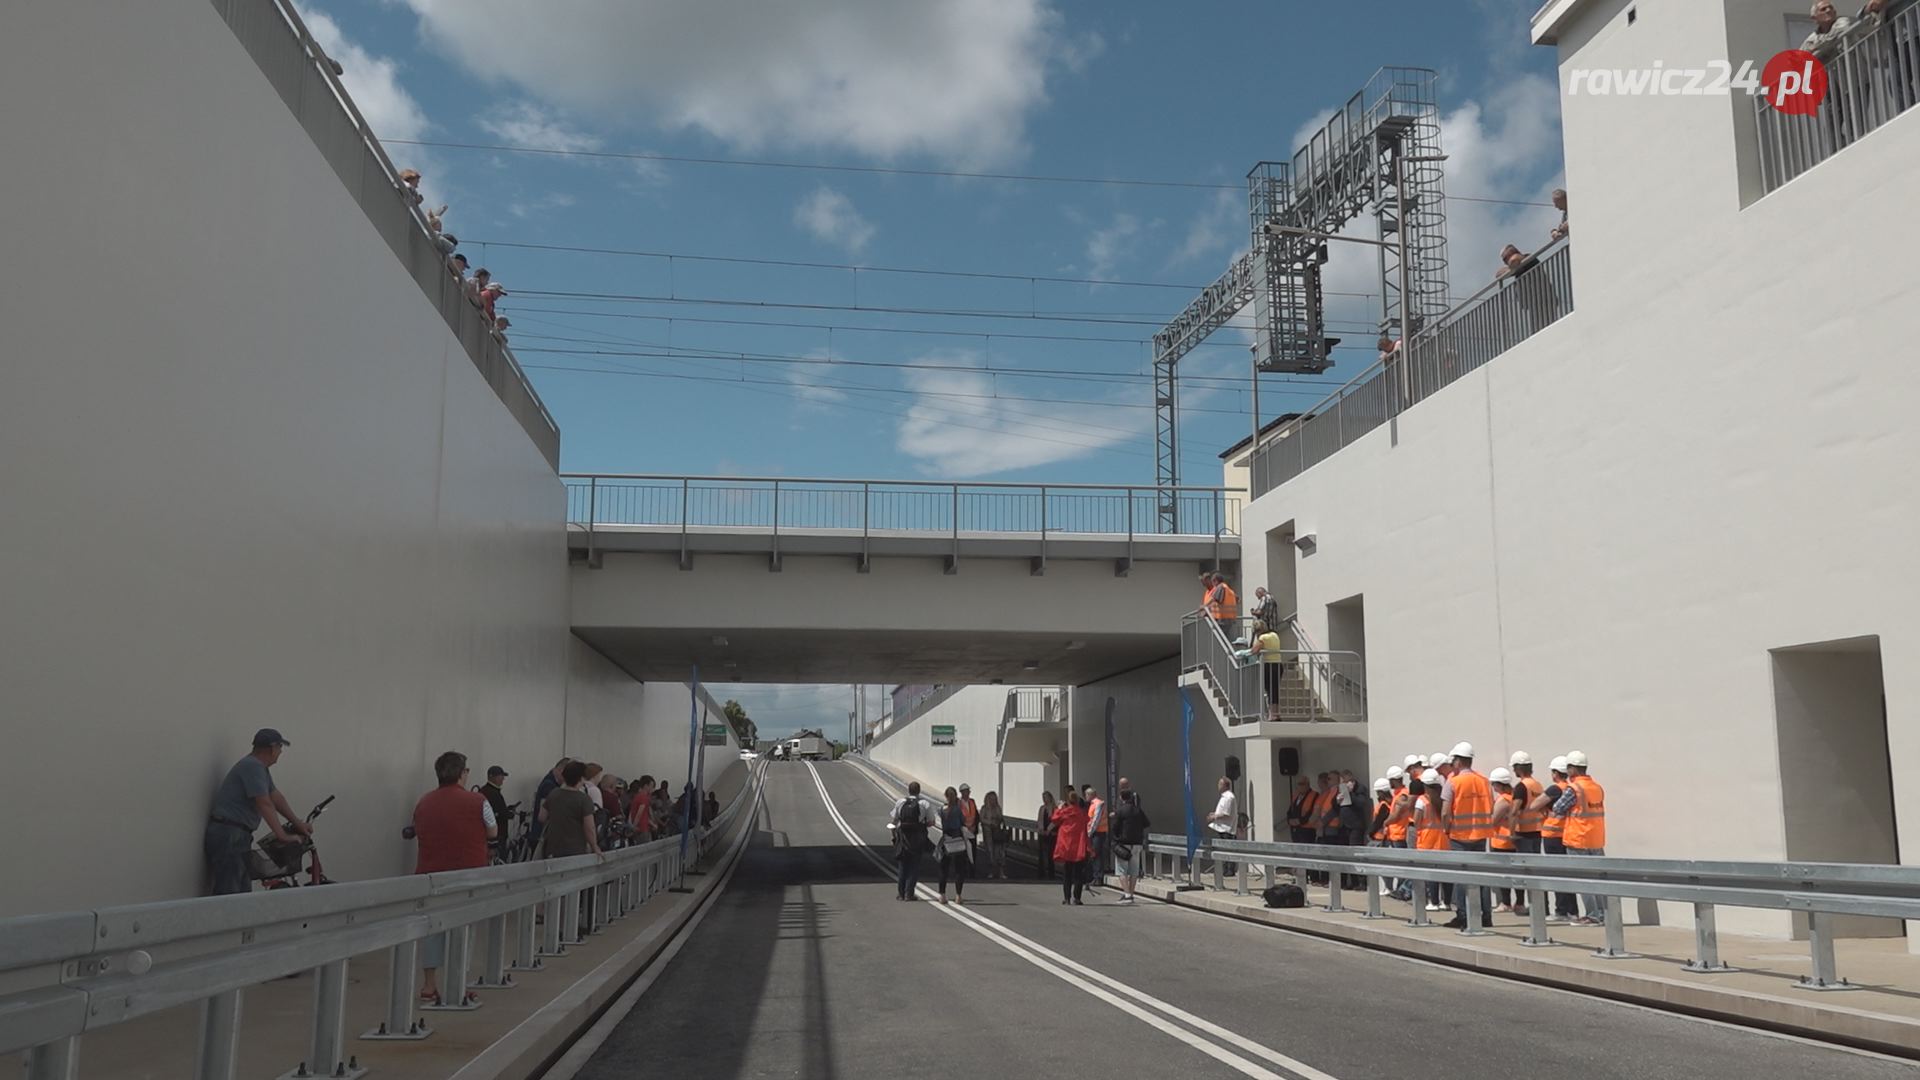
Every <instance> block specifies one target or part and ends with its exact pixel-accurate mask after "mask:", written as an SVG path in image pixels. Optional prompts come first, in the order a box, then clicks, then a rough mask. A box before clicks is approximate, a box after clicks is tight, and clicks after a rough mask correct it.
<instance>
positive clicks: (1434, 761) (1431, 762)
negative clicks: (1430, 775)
mask: <svg viewBox="0 0 1920 1080" xmlns="http://www.w3.org/2000/svg"><path fill="white" fill-rule="evenodd" d="M1451 764H1453V759H1452V758H1450V757H1448V756H1447V755H1445V754H1435V755H1433V756H1432V757H1430V758H1428V759H1427V768H1429V769H1437V768H1439V767H1440V766H1442V765H1451Z"/></svg>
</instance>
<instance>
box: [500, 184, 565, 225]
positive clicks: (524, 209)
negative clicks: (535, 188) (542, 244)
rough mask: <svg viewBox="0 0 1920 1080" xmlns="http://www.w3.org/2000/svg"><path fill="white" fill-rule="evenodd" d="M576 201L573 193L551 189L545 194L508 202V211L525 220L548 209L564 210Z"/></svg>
mask: <svg viewBox="0 0 1920 1080" xmlns="http://www.w3.org/2000/svg"><path fill="white" fill-rule="evenodd" d="M576 201H577V200H576V199H575V198H574V197H573V196H572V195H569V194H567V193H566V192H564V191H549V192H547V193H546V194H545V195H538V196H535V197H533V198H531V199H516V200H514V201H512V202H510V203H508V204H507V213H509V214H512V215H513V216H514V217H516V218H518V219H520V220H521V221H525V220H526V219H528V218H530V217H537V216H539V215H541V214H543V213H545V212H546V211H548V210H564V209H566V208H567V207H569V206H572V205H573V204H574V203H575V202H576Z"/></svg>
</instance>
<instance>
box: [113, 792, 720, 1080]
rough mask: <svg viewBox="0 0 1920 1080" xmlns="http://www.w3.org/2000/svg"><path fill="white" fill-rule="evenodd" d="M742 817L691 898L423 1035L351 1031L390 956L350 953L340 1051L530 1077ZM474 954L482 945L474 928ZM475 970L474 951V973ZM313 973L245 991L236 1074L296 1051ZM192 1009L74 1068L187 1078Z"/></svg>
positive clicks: (122, 1038)
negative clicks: (394, 1037) (378, 1036)
mask: <svg viewBox="0 0 1920 1080" xmlns="http://www.w3.org/2000/svg"><path fill="white" fill-rule="evenodd" d="M746 778H747V776H746V770H744V769H735V770H730V771H729V772H728V773H727V774H726V775H725V776H724V777H723V778H722V779H721V780H720V781H718V782H716V784H715V787H714V790H715V792H716V794H718V795H719V796H720V797H721V798H722V800H723V801H725V802H728V803H730V802H731V801H732V800H733V798H734V797H735V796H736V795H738V794H740V793H741V791H742V788H743V785H744V781H745V780H746ZM753 816H754V815H752V814H742V815H740V816H739V818H738V819H736V820H735V821H734V822H733V823H732V825H731V826H730V827H729V830H728V834H727V836H725V837H723V838H721V843H720V844H719V845H718V846H716V847H715V848H714V849H713V854H712V856H711V857H710V858H709V860H708V861H707V863H706V867H705V868H706V870H707V871H715V872H710V873H707V874H706V875H705V876H689V877H688V879H687V884H688V885H691V886H693V887H694V889H693V891H692V892H690V893H673V892H662V893H660V894H659V895H657V896H654V897H652V898H651V899H649V900H648V901H647V902H646V903H643V904H641V905H639V906H638V907H636V908H634V909H633V910H632V911H630V912H628V913H627V914H626V915H624V916H621V917H620V918H617V919H615V920H613V921H612V922H609V923H608V924H607V925H606V927H605V928H604V929H603V930H601V931H599V932H597V933H595V934H593V935H591V936H590V937H589V938H588V939H587V940H586V941H585V942H583V943H581V944H579V945H572V946H568V948H567V950H566V954H565V955H563V956H558V957H548V958H545V959H543V961H542V966H541V968H540V970H538V971H520V972H514V973H513V975H512V978H513V985H512V986H510V987H505V988H498V987H487V986H477V987H475V991H474V992H475V993H476V994H478V995H479V997H480V1002H481V1005H480V1007H479V1008H478V1009H474V1010H471V1011H451V1010H444V1011H443V1010H423V1011H421V1012H419V1013H418V1014H417V1015H418V1017H419V1018H420V1019H422V1020H423V1021H424V1022H425V1023H426V1024H427V1025H428V1026H429V1027H430V1028H431V1029H432V1034H431V1035H430V1036H429V1037H427V1038H425V1039H421V1040H418V1041H367V1040H364V1039H360V1038H358V1036H359V1035H360V1033H362V1032H366V1031H371V1030H373V1029H375V1028H376V1027H378V1026H379V1024H380V1022H381V1020H382V1019H383V1018H384V1017H385V1015H386V1006H387V986H388V966H389V960H390V957H391V955H392V954H391V952H390V951H388V950H384V949H383V950H380V951H378V952H374V953H368V954H366V955H362V956H358V957H355V958H354V959H353V960H351V961H350V962H349V963H348V965H347V1002H346V1016H347V1032H348V1039H347V1051H348V1053H350V1054H352V1055H354V1057H355V1059H356V1060H357V1063H358V1064H359V1065H361V1066H363V1067H366V1068H368V1069H369V1070H370V1071H372V1072H374V1073H376V1074H377V1075H378V1076H380V1077H382V1078H386V1080H447V1078H449V1077H453V1076H455V1075H458V1076H459V1077H460V1080H493V1078H508V1077H514V1078H518V1077H525V1076H530V1075H533V1074H534V1073H535V1072H536V1071H537V1069H538V1067H539V1066H540V1063H542V1062H545V1061H546V1060H548V1059H549V1058H551V1057H552V1055H553V1054H555V1053H557V1052H558V1051H559V1050H561V1049H563V1048H564V1047H565V1045H566V1043H567V1042H568V1041H570V1040H571V1039H572V1037H573V1036H574V1035H575V1034H576V1033H577V1032H578V1030H579V1029H580V1028H581V1027H582V1026H583V1025H585V1024H586V1023H587V1022H588V1021H589V1020H590V1019H591V1018H592V1016H593V1015H595V1014H596V1013H598V1012H599V1011H600V1010H601V1009H603V1008H604V1007H605V1006H606V1005H607V1004H608V1003H609V1002H611V1001H612V1000H613V999H614V998H615V997H617V996H618V995H619V994H620V992H621V990H622V989H623V988H624V987H625V985H626V984H627V983H628V982H629V981H631V980H632V978H633V977H634V975H635V973H637V972H638V971H640V970H641V969H642V968H644V967H645V966H646V965H647V964H649V963H650V962H652V961H653V959H654V958H655V957H657V956H658V955H659V954H660V952H661V950H662V949H663V948H664V947H665V946H666V945H667V944H668V942H669V940H670V939H671V938H672V936H673V934H674V933H675V931H677V930H678V929H679V927H680V926H681V925H682V924H683V923H685V921H686V919H687V918H688V917H689V916H690V915H691V913H692V911H693V909H695V908H697V907H698V906H699V905H700V904H701V903H702V902H704V901H705V900H706V899H707V896H708V893H709V892H710V891H711V890H712V888H714V887H716V886H717V885H718V884H719V874H718V873H717V870H718V869H723V868H724V866H725V864H726V862H727V860H728V858H729V857H730V855H729V852H730V850H731V848H732V841H733V839H734V838H736V837H737V836H738V835H739V833H740V831H741V830H743V829H752V828H755V827H756V826H755V824H754V822H753V820H752V819H753ZM474 948H475V950H476V953H477V954H479V955H484V951H485V947H484V945H483V944H482V943H481V941H480V937H479V935H478V934H476V935H475V943H474ZM481 970H482V968H481V967H480V966H479V964H478V955H476V966H475V969H474V971H475V973H476V974H478V973H479V971H481ZM313 999H314V976H313V973H311V972H307V973H305V974H302V975H300V976H298V977H296V978H290V979H281V980H278V981H275V982H270V983H263V984H261V985H258V986H254V987H250V988H248V989H247V991H246V993H245V996H244V1000H243V1006H242V1012H241V1018H242V1019H241V1026H242V1034H241V1038H240V1056H239V1068H238V1070H237V1073H238V1075H241V1076H280V1075H285V1074H288V1073H289V1071H290V1070H293V1069H294V1068H295V1066H296V1065H298V1064H300V1063H301V1059H303V1058H305V1057H306V1056H307V1047H308V1045H309V1040H310V1038H311V1032H312V1024H313ZM199 1009H200V1007H199V1005H197V1004H195V1005H186V1006H181V1007H178V1008H173V1009H168V1010H165V1011H162V1012H157V1013H154V1014H152V1015H149V1016H144V1017H141V1018H139V1019H136V1020H130V1021H128V1022H126V1023H122V1024H115V1025H112V1026H110V1027H106V1028H103V1029H101V1030H99V1031H97V1032H94V1033H91V1034H88V1035H86V1036H84V1037H82V1039H81V1040H80V1042H81V1049H80V1062H81V1065H80V1075H81V1076H84V1077H86V1078H87V1080H172V1078H175V1077H181V1076H190V1075H192V1074H193V1065H194V1055H195V1050H196V1047H197V1036H198V1032H199V1028H200V1018H199Z"/></svg>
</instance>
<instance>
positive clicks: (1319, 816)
mask: <svg viewBox="0 0 1920 1080" xmlns="http://www.w3.org/2000/svg"><path fill="white" fill-rule="evenodd" d="M1547 772H1548V776H1547V777H1546V778H1545V779H1541V778H1537V777H1535V776H1534V764H1533V757H1532V755H1530V754H1528V753H1527V752H1526V751H1525V750H1516V751H1514V752H1513V753H1512V754H1510V755H1509V756H1508V758H1507V765H1506V766H1504V767H1500V768H1495V769H1493V770H1492V771H1491V772H1489V773H1486V774H1482V773H1480V772H1479V771H1478V770H1476V769H1475V768H1474V748H1473V745H1472V744H1471V743H1465V742H1463V743H1460V744H1458V745H1456V746H1455V747H1454V748H1453V749H1452V751H1450V752H1447V753H1436V754H1430V755H1428V754H1409V755H1407V756H1406V758H1405V760H1404V763H1403V764H1401V765H1395V766H1393V767H1391V768H1389V769H1388V770H1387V774H1386V775H1385V776H1383V777H1380V778H1378V779H1376V780H1375V781H1374V782H1373V784H1372V786H1371V787H1367V786H1364V785H1362V784H1361V783H1360V781H1359V780H1358V779H1356V778H1355V776H1354V774H1353V772H1352V771H1351V770H1341V771H1339V772H1332V771H1329V772H1323V773H1320V774H1319V775H1318V776H1317V777H1312V778H1309V777H1305V776H1303V777H1300V778H1299V779H1298V780H1297V781H1295V784H1294V791H1293V797H1292V800H1291V801H1290V802H1289V803H1288V805H1287V815H1286V823H1287V827H1288V829H1289V831H1290V833H1291V839H1292V840H1293V842H1294V843H1298V844H1332V845H1344V846H1349V847H1353V846H1360V845H1369V846H1374V847H1404V848H1409V849H1414V850H1421V851H1495V852H1510V853H1519V854H1534V855H1538V854H1547V855H1605V854H1606V847H1607V809H1606V789H1605V788H1604V787H1602V786H1601V785H1600V782H1599V781H1597V780H1595V779H1594V778H1593V777H1592V776H1591V775H1590V774H1589V772H1588V763H1587V755H1586V754H1585V753H1583V752H1581V751H1579V750H1569V751H1567V752H1566V754H1565V755H1563V756H1561V757H1556V758H1554V759H1553V760H1552V761H1550V762H1549V763H1548V765H1547ZM1308 878H1309V883H1318V884H1324V883H1326V880H1327V875H1324V874H1309V875H1308ZM1343 884H1344V885H1347V886H1349V887H1357V886H1358V885H1359V884H1360V882H1359V881H1358V880H1347V881H1344V882H1343ZM1387 884H1388V891H1389V894H1390V895H1392V896H1394V897H1396V898H1398V899H1400V900H1404V901H1407V902H1409V903H1415V904H1424V905H1425V907H1426V909H1427V910H1428V911H1432V912H1439V911H1447V910H1449V909H1451V910H1452V911H1453V912H1454V917H1453V920H1452V921H1451V922H1449V923H1447V924H1446V925H1448V926H1450V927H1454V928H1465V927H1466V925H1467V893H1468V890H1467V889H1466V888H1465V887H1464V886H1461V887H1456V886H1452V885H1449V884H1447V883H1445V882H1437V881H1429V882H1425V883H1424V889H1423V890H1422V893H1421V894H1416V893H1415V891H1414V890H1415V887H1416V883H1415V882H1413V881H1410V880H1402V881H1390V882H1388V883H1387ZM1480 904H1481V910H1480V917H1481V918H1480V921H1481V924H1482V925H1485V924H1486V923H1487V922H1488V921H1490V920H1491V918H1492V914H1493V913H1494V912H1496V911H1501V912H1513V913H1515V914H1521V915H1525V914H1528V911H1527V908H1526V896H1525V894H1524V893H1518V892H1510V891H1508V890H1502V889H1492V890H1482V892H1481V895H1480ZM1552 904H1553V910H1552V911H1551V912H1550V913H1549V914H1548V916H1547V921H1548V922H1556V923H1571V924H1574V925H1581V926H1590V925H1594V924H1597V923H1600V922H1604V921H1605V920H1606V914H1607V900H1606V897H1604V896H1598V895H1594V896H1586V897H1581V898H1578V899H1576V898H1575V896H1574V895H1573V894H1571V893H1558V894H1555V895H1554V896H1553V898H1552ZM1582 905H1584V911H1583V910H1582Z"/></svg>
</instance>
